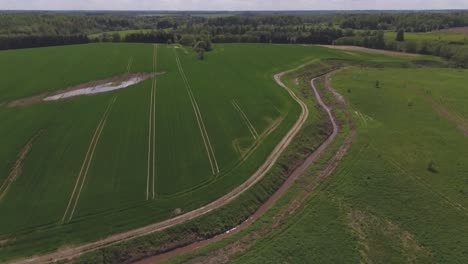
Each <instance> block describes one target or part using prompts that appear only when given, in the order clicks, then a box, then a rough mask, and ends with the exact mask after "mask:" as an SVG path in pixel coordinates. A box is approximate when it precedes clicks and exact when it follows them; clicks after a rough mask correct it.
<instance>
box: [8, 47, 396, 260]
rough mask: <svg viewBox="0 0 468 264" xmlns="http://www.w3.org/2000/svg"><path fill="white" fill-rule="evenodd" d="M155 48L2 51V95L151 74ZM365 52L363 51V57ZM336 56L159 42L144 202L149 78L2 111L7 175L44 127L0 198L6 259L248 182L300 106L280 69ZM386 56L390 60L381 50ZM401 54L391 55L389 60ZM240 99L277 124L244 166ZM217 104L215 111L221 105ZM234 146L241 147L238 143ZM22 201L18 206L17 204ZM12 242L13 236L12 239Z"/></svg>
mask: <svg viewBox="0 0 468 264" xmlns="http://www.w3.org/2000/svg"><path fill="white" fill-rule="evenodd" d="M175 54H178V56H179V57H180V59H181V63H182V67H183V68H184V71H185V74H186V75H187V79H188V81H189V83H190V86H191V87H192V90H193V94H194V97H195V98H196V100H197V102H198V105H199V108H200V112H201V113H202V115H203V119H204V122H205V125H206V130H207V133H208V134H209V137H210V140H211V142H212V144H213V149H214V153H215V154H216V157H217V161H218V164H219V166H220V168H221V172H220V174H219V175H212V174H211V170H210V165H209V162H208V161H207V156H206V151H205V149H204V145H203V140H202V137H201V135H200V132H199V128H198V125H197V122H196V118H195V115H194V113H193V109H192V106H191V103H190V100H189V97H188V94H187V91H186V89H185V86H184V83H183V81H182V79H181V75H180V72H179V69H178V68H177V65H176V62H175ZM152 55H153V45H145V44H90V45H81V46H67V47H54V48H41V49H26V50H15V51H3V52H0V70H2V72H3V73H4V75H3V76H4V77H3V78H2V85H1V86H0V102H3V103H7V102H9V101H11V100H15V99H19V98H23V97H28V96H34V95H38V94H41V93H44V92H52V91H56V90H59V89H63V88H66V87H69V86H73V85H77V84H80V83H84V82H88V81H91V80H99V79H105V78H109V77H112V76H115V75H119V74H122V73H125V72H126V70H127V65H128V62H129V60H130V58H133V64H132V67H131V70H130V71H131V72H151V71H152V70H153V67H152ZM366 56H367V55H359V56H358V58H360V59H362V60H365V59H366V58H367V57H366ZM346 57H353V58H354V59H356V58H355V57H356V56H351V55H346V54H344V53H341V52H339V51H335V50H328V49H325V48H319V47H302V46H288V45H258V44H252V45H217V46H216V48H215V50H214V51H213V52H210V53H209V54H207V59H206V60H205V61H199V60H198V59H197V55H196V54H195V53H188V54H185V53H184V52H182V51H181V50H180V49H174V47H173V46H166V45H160V46H159V49H158V69H159V70H160V71H165V72H166V74H164V75H162V76H160V77H158V78H157V88H156V91H157V95H156V98H157V99H156V142H157V144H156V168H157V174H156V175H157V176H156V184H155V190H156V199H155V200H154V201H146V188H147V185H146V177H147V151H148V128H149V127H148V110H149V101H150V88H151V81H146V82H144V83H141V84H138V85H136V86H135V87H131V88H128V89H124V90H120V91H116V92H112V93H108V94H101V95H97V96H85V97H76V98H72V99H69V100H64V101H60V102H48V103H37V104H34V105H31V106H28V107H22V108H9V107H7V106H6V105H5V104H3V105H2V106H0V117H1V120H2V128H4V129H1V130H0V144H1V145H2V148H1V151H0V160H1V162H0V181H1V182H3V181H4V179H5V178H6V177H7V176H8V174H9V172H10V170H11V168H12V166H13V163H14V162H15V160H16V156H17V155H18V153H19V151H20V150H21V148H22V147H23V146H24V145H25V144H26V142H28V141H29V139H31V138H32V137H34V135H36V134H37V132H38V131H44V132H43V133H41V134H40V137H39V138H38V139H37V140H36V141H34V144H33V147H32V150H31V152H30V153H29V154H28V156H27V157H26V160H25V161H24V164H23V170H22V173H21V175H20V177H18V178H17V179H16V180H15V182H14V183H13V184H12V185H11V188H10V189H9V192H8V194H7V195H6V196H5V198H4V199H3V200H2V201H1V202H0V214H1V215H2V217H1V219H0V240H8V243H7V244H5V245H4V246H2V248H1V249H0V260H2V261H3V260H6V259H10V258H14V257H19V256H26V255H31V254H38V253H41V252H46V251H50V250H53V249H56V248H59V247H62V246H66V245H70V244H78V243H83V242H85V241H90V240H95V239H98V238H100V237H104V236H107V235H110V234H113V233H116V232H119V231H124V230H128V229H131V228H136V227H139V226H142V225H145V224H149V223H154V222H156V221H160V220H163V219H167V218H169V217H171V216H173V215H174V211H175V210H176V209H180V210H181V211H183V212H187V211H190V210H192V209H194V208H197V207H200V206H202V205H204V204H206V203H208V202H209V201H212V200H214V199H216V198H218V197H220V196H221V195H222V194H224V193H226V192H227V191H229V190H231V189H233V188H234V187H235V186H237V185H239V184H240V183H241V182H243V181H244V180H245V179H247V177H249V176H250V175H251V174H252V173H253V171H255V169H256V168H257V167H258V166H259V164H261V163H262V162H263V161H264V160H265V158H266V157H267V155H268V154H269V153H270V152H271V150H272V149H273V147H274V145H275V143H276V142H278V141H279V140H280V138H281V137H282V136H283V135H284V134H285V133H286V131H287V130H288V129H289V127H290V126H291V125H292V124H293V122H295V120H296V118H297V115H298V113H299V107H298V106H297V105H296V104H295V103H294V102H293V101H292V99H291V98H290V97H289V95H288V94H287V93H286V92H285V91H284V90H282V89H281V88H280V87H278V86H277V85H276V84H275V83H274V81H273V79H272V76H273V74H274V73H277V72H279V71H281V70H285V69H289V68H293V67H295V66H297V65H299V64H301V63H304V62H306V61H310V60H312V59H317V58H346ZM378 58H381V59H382V60H387V58H384V57H378ZM390 60H393V59H390ZM114 97H115V98H116V102H115V104H114V106H113V108H112V110H111V112H110V115H109V118H108V120H107V122H106V125H105V127H104V130H103V132H102V135H101V137H100V141H99V143H98V145H97V147H96V151H95V153H94V155H93V159H92V163H91V165H90V167H89V172H88V174H87V178H86V181H85V184H84V187H83V190H82V192H81V196H80V199H79V202H78V204H77V207H76V211H75V214H74V216H73V218H72V221H70V222H66V223H64V224H62V223H61V219H62V216H63V215H64V212H65V209H66V207H67V203H68V200H69V198H70V195H71V193H72V190H73V188H74V186H75V183H76V179H77V177H78V175H79V171H80V168H81V166H82V164H83V160H84V157H85V154H86V152H87V149H88V146H89V144H90V141H91V138H92V137H93V134H94V131H95V129H96V127H97V125H98V123H99V121H100V119H101V117H102V115H103V113H104V111H105V110H106V108H107V105H108V104H109V102H110V100H112V99H113V98H114ZM233 99H235V100H236V101H237V102H238V104H239V105H240V106H241V107H242V109H243V111H244V112H245V114H246V115H247V116H248V117H249V119H250V121H251V123H252V124H253V125H254V126H255V128H256V130H257V131H258V132H259V134H261V133H262V132H263V131H265V130H266V129H267V128H268V127H269V126H271V125H272V124H273V122H274V121H275V120H280V119H279V118H282V120H283V121H282V123H281V125H280V126H279V127H278V128H277V129H276V130H275V131H274V132H273V133H272V134H271V135H269V136H268V137H266V138H265V140H264V141H263V142H261V144H260V147H259V148H258V149H256V150H255V152H253V154H252V155H251V156H250V157H249V159H247V160H246V161H244V162H241V157H240V154H239V152H238V148H236V147H234V146H235V144H234V143H236V142H239V145H240V146H241V147H242V148H244V149H245V148H248V147H250V146H251V145H252V144H253V139H252V136H251V135H250V132H249V130H248V129H247V126H246V125H245V124H244V123H243V122H242V118H240V116H239V113H238V112H237V111H236V110H235V108H234V107H233V106H232V104H231V101H232V100H233ZM214 109H216V110H214ZM236 149H237V150H236ZM18 208H21V210H18ZM12 238H14V239H12Z"/></svg>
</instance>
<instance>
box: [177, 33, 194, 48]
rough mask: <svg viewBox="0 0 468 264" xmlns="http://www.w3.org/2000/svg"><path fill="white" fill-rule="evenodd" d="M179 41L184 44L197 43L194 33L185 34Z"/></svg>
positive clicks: (191, 44)
mask: <svg viewBox="0 0 468 264" xmlns="http://www.w3.org/2000/svg"><path fill="white" fill-rule="evenodd" d="M179 43H180V44H181V45H182V46H193V44H194V43H195V38H194V37H193V36H192V35H183V36H182V38H181V39H180V40H179Z"/></svg>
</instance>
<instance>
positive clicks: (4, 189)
mask: <svg viewBox="0 0 468 264" xmlns="http://www.w3.org/2000/svg"><path fill="white" fill-rule="evenodd" d="M42 132H43V131H39V132H38V133H37V134H36V135H35V136H33V137H32V138H31V139H30V140H29V141H28V142H27V143H26V145H24V147H23V148H22V149H21V151H20V152H19V154H18V156H17V158H16V161H15V163H14V165H13V168H12V169H11V171H10V174H8V177H7V178H6V179H5V180H4V181H3V183H2V184H1V185H0V202H1V201H2V200H3V198H4V197H5V196H6V195H7V193H8V190H9V189H10V186H11V184H12V183H13V182H14V181H15V180H16V179H17V178H18V177H19V176H20V175H21V172H22V170H23V162H24V160H25V159H26V156H27V155H28V153H29V152H30V151H31V148H32V146H33V143H34V141H35V140H36V139H37V138H38V137H39V136H40V135H41V134H42Z"/></svg>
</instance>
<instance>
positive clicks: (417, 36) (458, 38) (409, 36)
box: [385, 31, 468, 44]
mask: <svg viewBox="0 0 468 264" xmlns="http://www.w3.org/2000/svg"><path fill="white" fill-rule="evenodd" d="M396 35H397V33H396V32H394V31H389V32H385V38H386V39H388V40H395V39H396ZM405 40H415V41H416V40H419V41H423V40H426V41H443V42H462V43H465V44H467V43H468V34H467V33H458V32H445V31H431V32H405Z"/></svg>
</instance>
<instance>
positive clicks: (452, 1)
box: [0, 0, 468, 10]
mask: <svg viewBox="0 0 468 264" xmlns="http://www.w3.org/2000/svg"><path fill="white" fill-rule="evenodd" d="M0 9H1V10H375V9H379V10H385V9H392V10H395V9H468V0H0Z"/></svg>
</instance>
